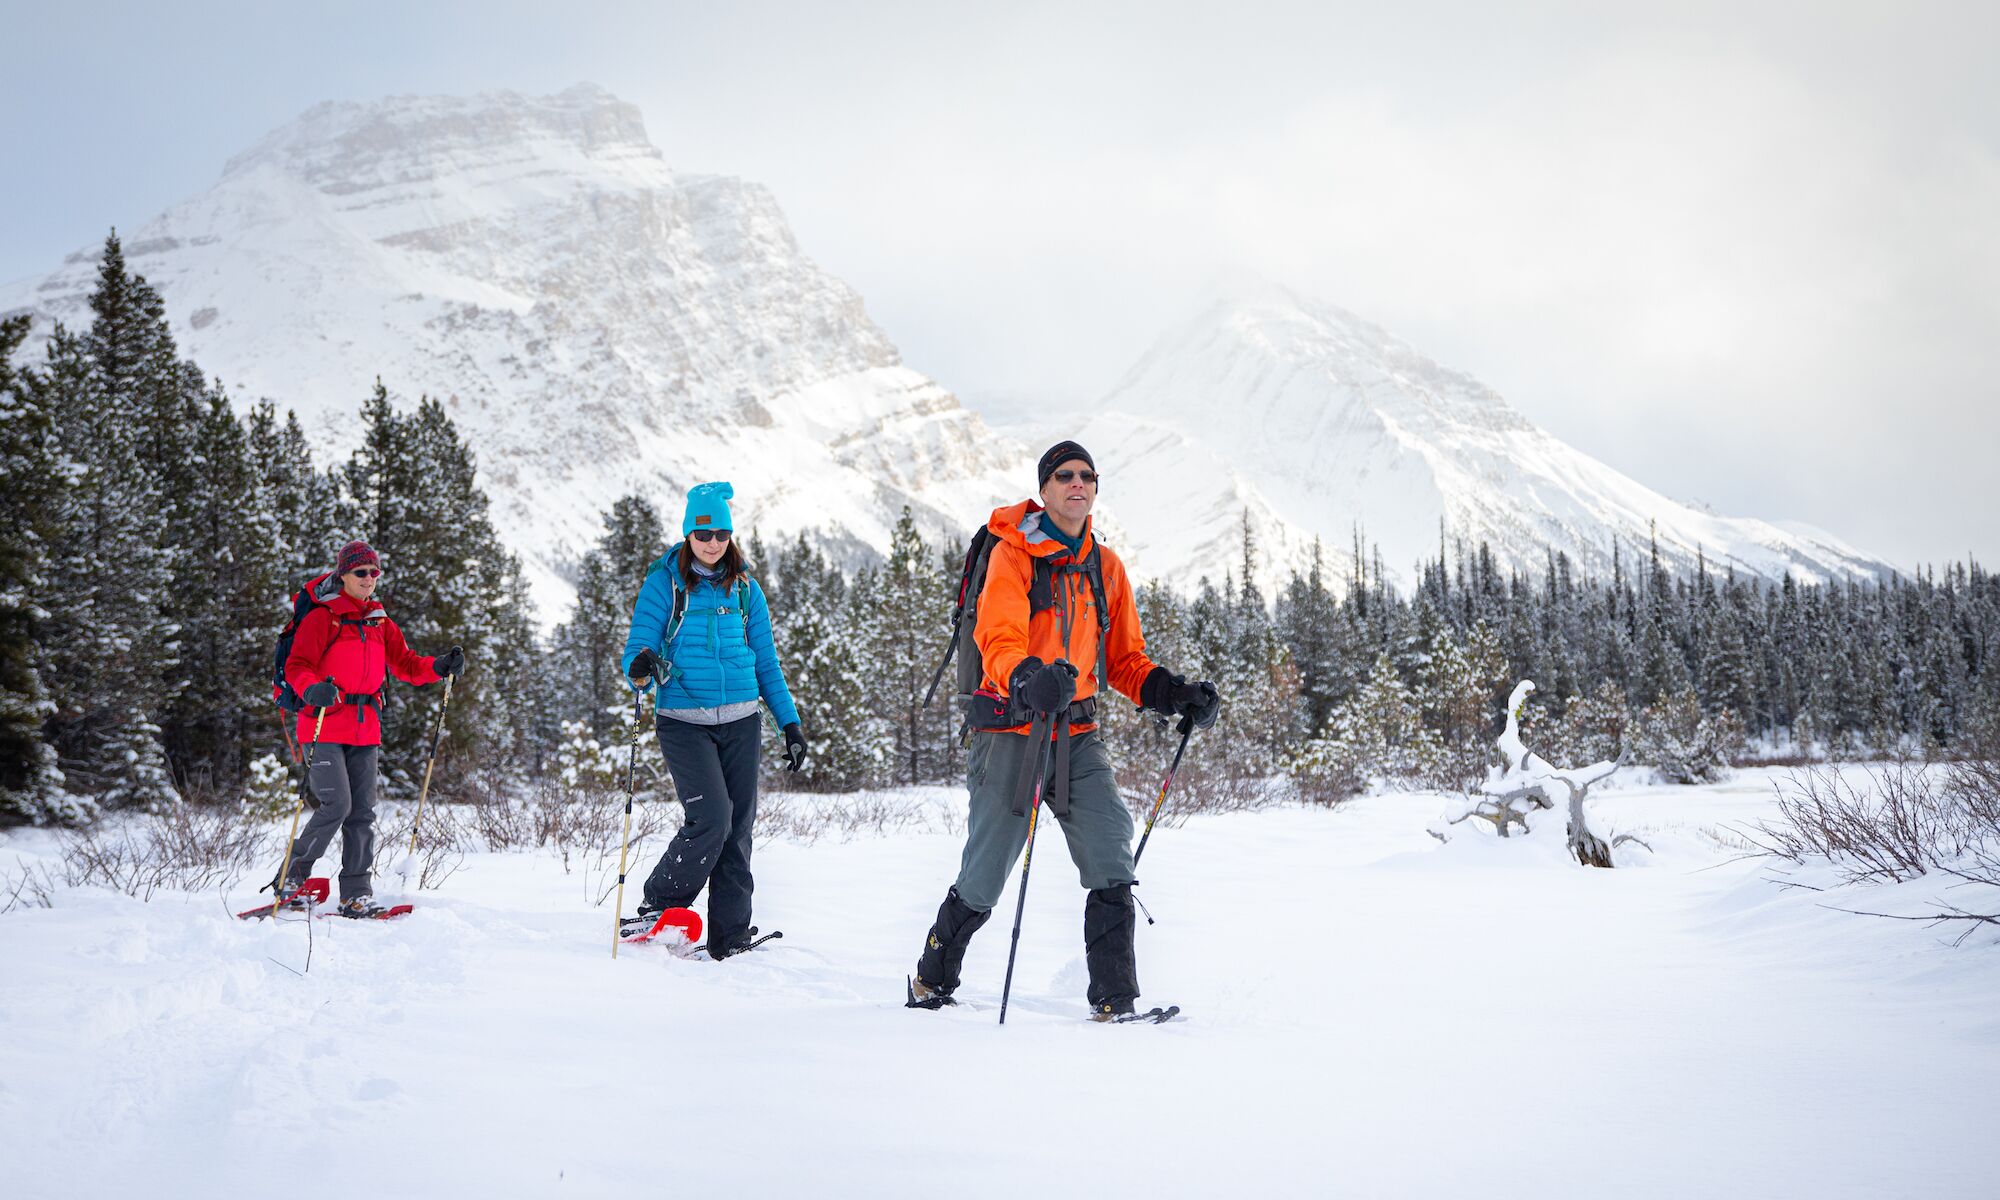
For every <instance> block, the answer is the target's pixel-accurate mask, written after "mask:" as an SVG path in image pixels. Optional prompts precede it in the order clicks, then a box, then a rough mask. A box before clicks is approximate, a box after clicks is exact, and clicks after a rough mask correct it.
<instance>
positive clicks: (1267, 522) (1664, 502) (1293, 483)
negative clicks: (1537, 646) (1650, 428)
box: [1083, 286, 1889, 588]
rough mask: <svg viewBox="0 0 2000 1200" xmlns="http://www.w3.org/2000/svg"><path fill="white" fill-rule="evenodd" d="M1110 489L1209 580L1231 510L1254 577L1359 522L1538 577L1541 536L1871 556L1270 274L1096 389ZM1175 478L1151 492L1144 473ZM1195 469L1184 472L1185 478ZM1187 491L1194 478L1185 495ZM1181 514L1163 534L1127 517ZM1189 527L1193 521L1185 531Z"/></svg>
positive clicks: (1864, 568) (1607, 551)
mask: <svg viewBox="0 0 2000 1200" xmlns="http://www.w3.org/2000/svg"><path fill="white" fill-rule="evenodd" d="M1083 440H1084V442H1085V444H1087V445H1089V446H1091V447H1092V448H1093V451H1094V452H1095V453H1096V454H1097V455H1098V456H1099V461H1100V463H1103V464H1106V466H1105V468H1104V469H1105V470H1107V471H1108V472H1110V473H1111V475H1112V479H1113V482H1114V483H1115V484H1116V485H1117V490H1107V492H1106V497H1105V502H1106V505H1107V506H1108V507H1110V508H1112V509H1113V510H1114V511H1115V514H1116V515H1117V516H1118V517H1121V518H1124V519H1125V522H1126V525H1125V528H1126V530H1127V537H1128V539H1129V541H1130V542H1131V544H1132V548H1133V549H1134V550H1135V551H1137V552H1138V553H1139V556H1140V558H1141V559H1142V561H1144V562H1145V563H1146V564H1147V565H1148V567H1149V568H1151V569H1152V570H1153V571H1155V572H1160V573H1165V574H1170V575H1180V576H1182V577H1192V576H1195V575H1199V574H1208V575H1210V576H1211V577H1215V578H1219V577H1220V576H1221V575H1222V573H1223V570H1225V569H1226V568H1227V567H1229V566H1230V565H1233V564H1234V563H1235V562H1236V561H1237V560H1238V559H1240V550H1238V549H1236V547H1237V546H1238V544H1239V543H1238V538H1239V533H1240V529H1241V526H1242V521H1243V519H1244V517H1245V515H1246V514H1247V515H1248V517H1249V519H1250V522H1251V525H1252V527H1253V529H1255V530H1256V531H1257V532H1258V535H1259V539H1260V542H1261V549H1262V552H1263V555H1264V566H1263V571H1262V572H1261V574H1262V576H1263V578H1262V579H1261V582H1262V583H1264V584H1265V585H1266V587H1267V588H1268V587H1269V586H1271V585H1273V584H1275V583H1277V582H1278V581H1279V580H1280V579H1282V577H1283V575H1284V573H1285V572H1286V571H1287V570H1289V569H1290V568H1292V567H1294V566H1297V565H1299V564H1300V563H1301V562H1302V561H1303V560H1304V558H1305V557H1306V556H1307V554H1308V553H1309V552H1310V548H1311V545H1312V542H1313V539H1314V538H1315V537H1318V538H1320V539H1322V541H1323V542H1324V543H1325V550H1326V554H1327V559H1328V562H1329V566H1330V567H1331V569H1332V570H1334V571H1335V572H1336V573H1337V574H1343V575H1344V574H1347V573H1349V572H1350V571H1352V569H1353V567H1354V564H1353V563H1352V561H1351V558H1352V555H1351V554H1350V553H1348V551H1349V548H1350V546H1351V545H1352V539H1353V533H1354V531H1356V530H1357V529H1358V530H1359V531H1360V532H1361V533H1362V535H1363V537H1364V538H1365V539H1366V541H1367V542H1368V543H1369V544H1371V545H1376V546H1379V547H1380V548H1381V551H1382V556H1383V560H1384V565H1385V567H1386V569H1387V570H1388V572H1389V574H1390V576H1391V578H1392V580H1394V581H1398V582H1401V583H1405V584H1407V583H1409V582H1410V581H1411V580H1412V578H1413V575H1412V568H1413V567H1414V566H1415V564H1416V563H1418V562H1419V561H1420V560H1426V559H1432V560H1434V559H1435V558H1436V557H1437V555H1438V552H1439V546H1440V541H1441V539H1442V540H1444V541H1446V542H1463V543H1464V544H1466V545H1473V544H1476V543H1478V542H1481V541H1484V542H1486V543H1488V544H1489V545H1490V546H1491V547H1492V549H1493V552H1494V554H1495V556H1496V558H1497V559H1498V561H1499V563H1500V565H1501V568H1502V569H1503V570H1506V569H1518V570H1521V571H1523V572H1526V573H1529V574H1531V575H1533V574H1537V573H1539V572H1540V571H1541V569H1542V567H1543V566H1544V564H1545V563H1546V561H1547V556H1548V554H1549V552H1550V551H1551V550H1558V551H1562V552H1564V553H1566V554H1567V555H1568V556H1569V557H1570V559H1571V561H1572V563H1574V564H1575V566H1576V568H1577V569H1578V570H1580V571H1583V572H1588V573H1598V572H1602V573H1607V574H1608V573H1609V570H1610V565H1611V559H1612V555H1613V553H1614V548H1615V547H1617V546H1618V545H1620V544H1621V543H1622V544H1623V545H1624V547H1625V548H1626V552H1627V554H1630V553H1632V552H1633V551H1635V550H1638V551H1643V550H1644V549H1645V548H1646V547H1647V546H1648V545H1649V544H1650V541H1651V539H1652V538H1653V536H1654V535H1655V533H1657V536H1658V539H1659V544H1660V549H1661V553H1662V556H1663V557H1664V558H1665V559H1667V560H1668V561H1669V562H1670V563H1671V564H1673V565H1675V566H1685V567H1692V566H1693V564H1694V563H1695V561H1696V559H1697V557H1698V556H1705V557H1706V559H1707V561H1708V562H1709V563H1710V564H1711V565H1712V566H1714V567H1716V568H1717V569H1721V568H1723V567H1725V566H1729V567H1734V568H1735V569H1737V570H1740V571H1744V572H1747V573H1750V574H1755V575H1760V576H1764V577H1767V578H1773V577H1777V576H1780V575H1783V574H1786V573H1788V572H1789V573H1794V574H1797V575H1800V576H1801V577H1804V578H1807V579H1826V578H1833V577H1840V576H1846V575H1860V576H1869V575H1875V574H1878V573H1881V572H1883V571H1886V570H1888V569H1889V568H1888V566H1887V565H1886V564H1884V563H1883V562H1882V561H1880V560H1879V559H1876V558H1873V557H1871V556H1869V555H1866V554H1863V553H1861V552H1859V551H1857V550H1855V549H1854V548H1853V547H1851V546H1847V545H1846V544H1844V543H1842V542H1840V541H1838V540H1837V539H1834V538H1831V537H1828V536H1826V535H1824V534H1820V533H1818V532H1817V531H1807V530H1805V529H1803V528H1799V527H1794V528H1789V529H1788V528H1782V527H1780V526H1778V525H1774V524H1772V523H1769V522H1766V521H1759V520H1755V519H1750V518H1730V517H1723V516H1718V515H1716V514H1715V513H1713V512H1709V511H1703V510H1700V509H1697V508H1693V507H1690V506H1688V505H1685V504H1681V503H1678V502H1676V501H1674V500H1670V499H1668V498H1667V497H1665V496H1663V495H1660V494H1659V493H1658V492H1655V491H1653V490H1652V489H1650V488H1647V487H1645V486H1644V485H1643V484H1640V483H1638V482H1636V481H1634V480H1632V479H1630V478H1629V477H1627V476H1624V475H1622V474H1619V473H1618V472H1617V471H1614V470H1612V469H1611V468H1610V467H1607V466H1605V465H1604V464H1603V463H1600V462H1598V461H1596V460H1595V459H1592V458H1590V457H1589V456H1588V455H1585V454H1583V453H1581V452H1579V451H1577V450H1576V449H1574V448H1572V447H1570V446H1568V445H1565V444H1564V443H1562V442H1560V441H1558V440H1557V439H1556V438H1554V437H1552V436H1550V435H1549V434H1547V433H1545V432H1543V431H1542V430H1540V429H1538V428H1536V427H1535V426H1534V424H1533V423H1531V422H1530V421H1528V420H1527V419H1526V418H1525V417H1524V416H1522V415H1521V414H1520V413H1519V412H1518V411H1516V410H1515V409H1514V408H1513V407H1512V406H1511V405H1509V404H1508V403H1507V401H1506V400H1505V399H1504V398H1503V397H1501V396H1500V395H1499V394H1498V393H1497V392H1495V391H1493V390H1492V389H1491V388H1489V387H1487V386H1485V385H1484V384H1482V383H1480V382H1479V381H1478V380H1477V379H1474V378H1473V377H1472V376H1470V375H1468V374H1465V373H1464V372H1461V371H1456V370H1452V369H1450V368H1447V367H1444V366H1441V365H1439V364H1438V363H1436V362H1434V361H1432V360H1431V359H1429V358H1428V357H1426V356H1424V355H1423V354H1421V353H1419V352H1418V351H1417V350H1415V349H1413V348H1412V347H1410V346H1409V345H1407V344H1406V343H1404V342H1402V341H1400V340H1398V339H1397V338H1395V337H1393V336H1391V335H1390V334H1388V333H1387V332H1385V331H1384V330H1382V329H1381V328H1379V327H1377V326H1375V325H1373V324H1371V323H1369V322H1368V321H1365V320H1363V319H1361V318H1360V317H1357V316H1355V315H1354V314H1352V313H1349V312H1347V311H1345V310H1343V309H1340V308H1336V307H1334V306H1332V305H1329V304H1325V303H1321V302H1317V301H1314V300H1311V299H1308V298H1305V297H1301V296H1298V295H1297V294H1295V293H1292V292H1290V291H1287V290H1285V289H1282V288H1275V287H1268V286H1267V287H1258V288H1253V289H1250V290H1248V291H1243V290H1238V291H1236V292H1233V293H1231V294H1229V295H1226V296H1223V297H1220V298H1217V299H1212V300H1211V301H1210V302H1209V303H1207V304H1205V305H1203V307H1202V308H1201V310H1200V311H1199V312H1198V313H1197V314H1196V315H1194V316H1193V317H1192V318H1191V319H1189V320H1188V321H1186V322H1184V323H1182V324H1180V325H1178V326H1176V327H1174V328H1173V329H1171V330H1169V331H1168V332H1167V333H1166V334H1165V335H1164V336H1163V337H1161V338H1160V340H1159V341H1158V342H1157V343H1156V344H1155V345H1154V347H1153V348H1152V349H1151V350H1150V351H1149V352H1148V353H1147V354H1146V355H1145V356H1144V357H1142V358H1141V359H1140V361H1139V362H1138V363H1137V365H1135V366H1134V367H1133V368H1132V370H1131V371H1130V372H1128V373H1127V374H1126V376H1125V377H1124V379H1122V380H1121V381H1120V382H1119V383H1118V385H1117V386H1116V387H1115V388H1113V389H1112V391H1111V393H1110V394H1109V395H1108V396H1107V397H1106V398H1105V399H1104V401H1103V402H1102V406H1101V409H1100V412H1099V415H1098V416H1097V417H1096V418H1095V419H1094V420H1093V421H1092V423H1091V425H1090V427H1089V428H1088V430H1087V431H1086V435H1085V436H1084V438H1083ZM1152 479H1167V480H1173V481H1175V483H1174V484H1173V486H1172V487H1171V488H1170V489H1167V490H1166V491H1162V492H1159V493H1158V494H1155V492H1154V490H1151V485H1150V484H1149V483H1148V482H1147V481H1148V480H1152ZM1190 481H1196V482H1192V483H1191V482H1190ZM1191 487H1192V488H1193V489H1194V490H1195V492H1197V493H1198V494H1196V495H1192V496H1191V495H1190V494H1189V490H1190V488H1191ZM1162 508H1164V509H1165V510H1167V511H1174V512H1177V513H1179V514H1182V517H1181V519H1180V520H1179V521H1177V522H1175V523H1174V525H1173V528H1172V529H1170V530H1168V529H1163V530H1162V532H1161V536H1158V537H1152V536H1149V535H1148V533H1147V527H1146V524H1145V523H1144V522H1143V521H1136V520H1133V519H1132V518H1131V517H1130V516H1129V515H1128V514H1130V513H1133V512H1138V513H1145V512H1149V511H1153V510H1156V509H1162ZM1190 530H1191V531H1192V534H1193V536H1191V537H1190V536H1189V531H1190Z"/></svg>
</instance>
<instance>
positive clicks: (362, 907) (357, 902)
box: [335, 896, 389, 921]
mask: <svg viewBox="0 0 2000 1200" xmlns="http://www.w3.org/2000/svg"><path fill="white" fill-rule="evenodd" d="M335 911H336V912H338V913H339V914H340V915H341V916H343V917H352V918H354V919H355V920H357V921H360V920H365V919H368V918H371V917H379V916H381V915H382V914H383V913H386V912H388V911H389V910H388V909H386V908H384V907H382V906H381V905H379V904H377V903H375V897H373V896H353V897H350V898H348V899H346V900H342V901H341V902H340V907H339V908H338V909H336V910H335Z"/></svg>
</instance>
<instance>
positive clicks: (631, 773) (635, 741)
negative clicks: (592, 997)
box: [611, 689, 646, 962]
mask: <svg viewBox="0 0 2000 1200" xmlns="http://www.w3.org/2000/svg"><path fill="white" fill-rule="evenodd" d="M645 732H646V693H645V690H644V689H641V690H640V691H639V694H638V695H636V696H634V697H633V698H632V760H631V762H630V763H628V764H627V765H626V768H625V836H624V837H623V838H622V839H621V840H620V841H619V843H618V900H617V902H616V903H617V907H615V908H613V909H612V910H611V958H612V961H613V962H616V961H617V959H618V943H619V942H621V941H623V940H624V934H625V855H626V852H627V851H628V850H630V849H631V847H632V796H633V794H634V793H635V792H637V791H638V790H639V739H640V738H641V737H644V736H645Z"/></svg>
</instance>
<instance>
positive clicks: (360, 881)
mask: <svg viewBox="0 0 2000 1200" xmlns="http://www.w3.org/2000/svg"><path fill="white" fill-rule="evenodd" d="M381 749H382V748H381V747H380V746H336V745H334V744H333V743H332V742H321V743H320V744H319V748H318V749H316V750H314V751H313V760H312V767H311V769H310V770H309V771H308V772H307V775H306V777H307V779H309V780H310V781H311V783H312V790H313V795H314V797H316V798H317V799H318V800H319V807H318V808H316V809H314V810H313V815H312V819H311V820H309V821H307V822H306V827H305V831H304V832H303V833H301V834H299V840H298V841H296V842H293V843H292V857H291V860H290V861H289V862H288V863H286V871H285V884H286V890H290V889H292V888H296V887H297V886H298V885H300V884H301V883H304V882H305V879H306V876H308V875H310V874H312V869H313V864H315V863H317V862H318V861H319V858H320V855H322V854H325V853H326V848H327V847H328V846H329V845H331V844H332V843H333V835H334V832H335V831H336V830H337V831H339V833H340V898H341V899H342V900H352V899H354V898H355V897H356V896H372V895H374V894H375V879H374V875H373V871H374V868H375V759H376V756H377V755H378V754H379V753H380V752H381ZM280 894H281V895H282V894H283V893H282V892H281V893H280Z"/></svg>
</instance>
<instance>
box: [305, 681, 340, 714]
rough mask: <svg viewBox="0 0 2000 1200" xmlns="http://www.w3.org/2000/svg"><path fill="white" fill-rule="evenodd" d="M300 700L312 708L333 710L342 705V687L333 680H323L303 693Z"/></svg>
mask: <svg viewBox="0 0 2000 1200" xmlns="http://www.w3.org/2000/svg"><path fill="white" fill-rule="evenodd" d="M299 699H301V700H303V701H305V702H306V704H307V705H308V706H310V707H312V708H332V707H333V706H334V705H336V704H338V703H340V685H339V684H337V683H335V682H334V681H333V680H331V679H322V680H320V681H319V682H318V683H315V684H313V685H312V686H311V687H309V688H307V689H306V690H305V691H304V692H303V693H301V694H300V696H299Z"/></svg>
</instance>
